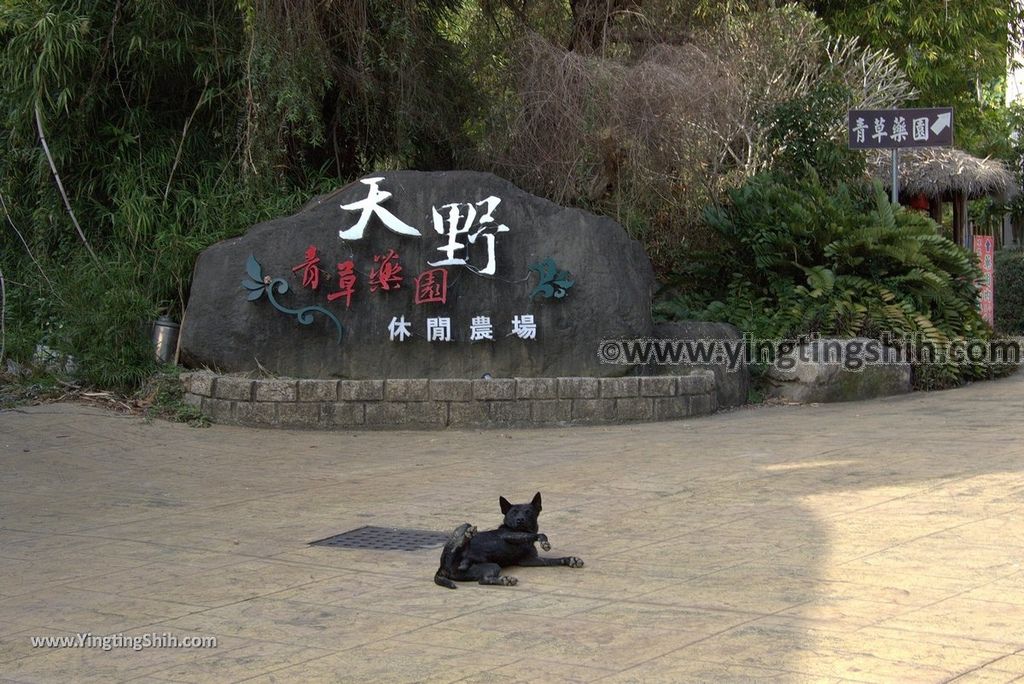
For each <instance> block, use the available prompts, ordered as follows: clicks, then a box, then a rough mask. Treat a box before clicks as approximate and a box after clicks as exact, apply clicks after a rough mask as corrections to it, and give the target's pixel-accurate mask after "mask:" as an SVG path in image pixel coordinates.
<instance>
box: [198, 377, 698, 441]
mask: <svg viewBox="0 0 1024 684" xmlns="http://www.w3.org/2000/svg"><path fill="white" fill-rule="evenodd" d="M181 380H182V383H183V386H184V390H185V402H186V403H188V404H190V405H192V406H198V407H200V408H201V409H202V411H203V413H204V414H206V415H207V416H209V417H210V419H211V420H213V421H214V422H216V423H229V424H235V425H249V426H258V427H281V428H314V429H323V430H330V429H344V428H366V429H379V428H388V427H396V428H444V427H506V426H521V427H531V426H542V425H557V424H581V425H584V424H600V423H619V422H629V421H649V420H672V419H676V418H686V417H689V416H702V415H707V414H709V413H714V412H715V410H717V408H718V405H717V404H718V400H717V395H716V392H715V375H714V373H713V372H712V371H708V370H697V371H694V372H692V373H690V374H688V375H678V376H659V377H642V378H638V377H629V378H495V379H492V380H295V379H290V378H275V379H271V380H253V379H250V378H244V377H238V376H231V375H217V374H215V373H211V372H209V371H197V372H190V373H182V375H181Z"/></svg>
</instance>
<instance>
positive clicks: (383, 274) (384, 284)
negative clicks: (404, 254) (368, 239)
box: [370, 249, 402, 292]
mask: <svg viewBox="0 0 1024 684" xmlns="http://www.w3.org/2000/svg"><path fill="white" fill-rule="evenodd" d="M401 286H402V265H401V264H400V263H399V261H398V254H396V253H395V250H393V249H389V250H388V252H387V254H378V255H376V256H375V257H373V268H372V269H370V292H376V291H377V289H378V288H379V289H381V290H385V291H388V290H397V289H398V288H400V287H401Z"/></svg>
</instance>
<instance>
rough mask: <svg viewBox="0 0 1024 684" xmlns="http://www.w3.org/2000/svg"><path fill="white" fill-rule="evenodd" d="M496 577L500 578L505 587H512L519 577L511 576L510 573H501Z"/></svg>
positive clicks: (517, 582)
mask: <svg viewBox="0 0 1024 684" xmlns="http://www.w3.org/2000/svg"><path fill="white" fill-rule="evenodd" d="M498 579H499V580H501V583H502V584H504V585H505V586H506V587H514V586H516V585H517V584H519V578H518V577H512V576H511V575H502V576H501V577H499V578H498Z"/></svg>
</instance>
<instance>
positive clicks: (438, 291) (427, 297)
mask: <svg viewBox="0 0 1024 684" xmlns="http://www.w3.org/2000/svg"><path fill="white" fill-rule="evenodd" d="M415 284H416V292H415V294H414V295H413V302H414V303H415V304H444V303H445V302H447V301H448V269H446V268H434V269H431V270H429V271H424V272H423V273H420V274H419V275H418V276H416V282H415Z"/></svg>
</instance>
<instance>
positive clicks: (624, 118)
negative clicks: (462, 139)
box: [482, 7, 912, 265]
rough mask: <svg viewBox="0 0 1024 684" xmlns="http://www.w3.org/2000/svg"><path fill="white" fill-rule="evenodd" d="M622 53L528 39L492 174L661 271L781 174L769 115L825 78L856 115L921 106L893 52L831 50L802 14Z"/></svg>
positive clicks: (519, 52) (516, 61) (492, 153)
mask: <svg viewBox="0 0 1024 684" xmlns="http://www.w3.org/2000/svg"><path fill="white" fill-rule="evenodd" d="M612 54H614V50H613V49H609V50H605V51H604V52H603V53H602V54H595V53H588V54H581V53H580V52H577V51H570V50H565V49H563V48H561V47H559V46H557V45H554V44H552V43H550V42H549V41H547V40H545V39H544V38H542V37H541V36H539V35H537V34H530V35H527V36H526V37H524V38H523V39H521V41H520V42H519V43H518V44H517V45H516V46H515V48H514V49H513V51H512V60H511V74H512V76H513V78H514V79H515V83H514V90H515V97H514V99H513V101H512V103H511V105H509V106H507V107H506V108H505V110H504V111H503V112H500V116H499V117H498V119H497V120H496V122H495V124H494V126H493V127H492V128H491V129H490V130H491V132H490V134H489V135H488V136H486V138H485V145H484V147H483V149H482V155H483V157H484V160H483V163H484V164H485V165H487V166H489V167H491V168H492V169H494V170H495V171H496V172H497V173H499V174H502V175H504V176H506V177H509V178H511V179H512V180H514V181H516V182H517V183H519V184H520V185H523V186H524V187H526V188H528V189H530V190H531V191H533V192H535V193H537V194H541V195H543V196H546V197H548V198H550V199H552V200H553V201H556V202H560V203H568V204H577V205H583V206H590V207H593V208H596V209H598V210H600V211H601V212H603V213H607V214H610V215H612V216H614V217H615V218H617V219H618V220H619V221H620V222H622V223H623V224H624V225H626V226H627V228H628V229H630V230H631V232H632V233H633V234H634V235H635V236H636V237H638V238H641V239H643V240H644V241H645V243H646V245H647V247H648V250H649V252H650V253H651V256H652V258H654V260H655V262H656V265H659V263H658V262H664V261H666V260H667V261H673V260H675V259H676V258H677V257H678V255H679V253H680V252H679V251H680V250H683V251H685V250H687V249H690V248H692V247H693V246H694V245H699V244H700V243H701V242H702V241H704V240H705V239H706V238H707V237H708V236H707V235H705V234H703V232H702V229H701V221H700V212H701V211H702V209H703V207H704V206H706V205H707V204H708V203H709V202H712V201H715V200H716V199H717V198H718V197H720V195H721V193H722V191H723V190H724V189H725V188H727V187H731V186H733V185H736V184H739V183H740V182H742V181H743V180H744V179H745V178H748V177H749V176H751V175H753V174H755V173H757V172H759V171H762V170H764V169H765V168H767V167H768V166H770V164H771V161H772V158H773V156H774V155H775V154H776V153H777V150H775V149H773V148H772V143H771V142H770V140H771V137H770V135H769V134H770V132H771V128H770V120H769V117H766V114H767V113H769V112H770V111H771V110H772V109H773V108H774V107H775V106H777V105H778V104H780V103H782V102H785V101H788V100H792V99H794V98H799V97H802V96H805V95H807V94H809V93H810V92H811V91H812V90H813V89H814V88H815V87H817V86H818V85H820V84H821V83H823V82H824V81H825V80H826V79H832V80H836V81H839V82H841V83H844V84H845V85H847V86H848V88H849V90H850V92H851V93H852V95H851V101H850V106H851V107H862V106H863V107H868V106H871V107H873V106H879V107H883V106H892V105H895V104H898V103H900V102H902V101H903V100H904V99H906V98H907V97H909V96H911V95H912V91H911V87H910V85H909V83H908V81H907V80H906V78H905V76H904V75H903V73H902V72H901V71H900V69H899V67H898V66H897V64H896V62H895V60H894V59H893V58H892V56H891V55H890V54H889V53H888V52H886V51H873V50H867V49H863V48H861V47H860V46H859V45H858V44H857V43H856V42H854V41H835V40H830V39H829V38H828V36H827V35H826V33H825V31H824V29H823V28H822V25H821V23H820V22H819V21H818V20H817V19H816V18H815V17H814V16H813V15H811V14H809V13H806V12H803V11H800V10H797V9H794V8H792V7H785V8H782V9H779V10H772V11H769V12H766V13H764V14H761V15H757V16H756V17H755V18H753V19H746V20H744V21H739V20H735V19H734V20H730V21H728V22H725V23H723V24H721V25H720V26H719V27H718V28H716V29H714V30H712V31H708V32H705V33H703V34H701V35H699V36H695V37H693V38H692V39H691V40H689V41H685V42H680V43H678V44H668V43H660V44H654V45H653V46H650V47H646V48H644V49H643V50H642V51H640V52H639V54H638V56H636V57H628V56H610V55H612ZM622 54H623V55H626V54H629V51H623V52H622ZM834 130H835V131H836V134H837V135H838V134H840V133H841V131H843V130H844V129H843V127H842V121H840V120H837V121H836V122H835V125H834ZM662 265H663V264H662Z"/></svg>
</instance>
